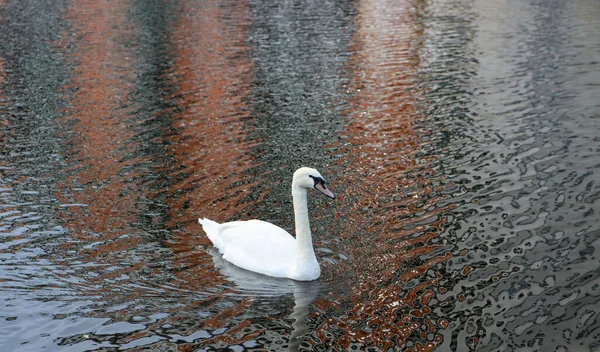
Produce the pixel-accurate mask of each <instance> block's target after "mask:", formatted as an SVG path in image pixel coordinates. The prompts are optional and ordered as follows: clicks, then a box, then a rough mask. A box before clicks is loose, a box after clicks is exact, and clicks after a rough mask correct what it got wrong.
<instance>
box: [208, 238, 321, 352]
mask: <svg viewBox="0 0 600 352" xmlns="http://www.w3.org/2000/svg"><path fill="white" fill-rule="evenodd" d="M207 251H208V253H209V254H210V255H211V256H212V259H213V262H214V264H215V268H217V269H219V271H220V272H221V274H223V276H225V277H226V278H227V279H228V280H229V281H231V282H233V283H235V284H236V286H237V287H238V288H239V289H240V290H241V291H244V293H246V294H250V295H260V296H266V297H268V296H272V297H273V296H282V295H286V294H290V293H293V294H294V302H295V304H294V310H293V312H292V313H291V314H290V316H289V318H290V319H294V323H292V327H293V330H292V334H291V336H290V341H289V347H288V351H298V349H299V348H300V344H301V343H302V337H303V336H304V334H306V332H307V331H308V326H307V324H306V318H307V317H308V313H309V311H310V310H309V307H310V305H311V304H312V302H313V301H314V300H315V298H316V297H317V295H318V294H319V291H320V289H321V284H320V283H319V282H318V281H309V282H305V281H294V280H290V279H282V278H276V277H270V276H266V275H262V274H258V273H255V272H252V271H248V270H245V269H242V268H240V267H237V266H235V265H233V264H231V263H230V262H228V261H226V260H225V259H223V257H222V256H221V254H220V253H219V251H218V250H217V249H216V248H214V247H211V248H209V249H207Z"/></svg>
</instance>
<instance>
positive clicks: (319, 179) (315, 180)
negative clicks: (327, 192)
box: [308, 175, 327, 187]
mask: <svg viewBox="0 0 600 352" xmlns="http://www.w3.org/2000/svg"><path fill="white" fill-rule="evenodd" d="M308 177H310V178H312V179H313V181H314V182H315V184H314V185H313V186H316V185H318V184H321V185H323V187H325V184H326V183H327V182H325V180H324V179H323V178H322V177H318V176H312V175H308Z"/></svg>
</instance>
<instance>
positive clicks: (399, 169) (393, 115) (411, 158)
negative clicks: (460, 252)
mask: <svg viewBox="0 0 600 352" xmlns="http://www.w3.org/2000/svg"><path fill="white" fill-rule="evenodd" d="M388 5H389V4H387V3H386V2H385V1H378V0H364V1H360V3H359V5H358V9H359V14H358V16H357V18H356V21H357V32H356V33H355V37H354V38H353V47H352V50H351V51H352V52H353V53H354V56H353V57H352V58H351V60H350V65H349V67H350V68H351V69H354V73H353V75H352V77H353V78H352V82H351V84H350V86H349V87H347V88H348V90H350V91H351V93H352V94H353V100H352V101H351V106H352V107H351V109H350V111H349V112H348V114H349V117H350V124H349V126H348V127H347V128H346V131H345V133H344V136H343V139H342V142H340V143H339V144H338V145H337V146H336V147H337V148H341V149H342V150H343V151H345V154H346V155H347V156H346V158H345V159H344V160H341V161H340V165H343V167H348V166H350V168H351V170H350V169H348V170H346V171H345V172H342V173H341V174H342V175H348V177H347V178H345V177H344V176H342V177H340V178H339V179H338V180H336V182H337V183H339V184H347V185H349V186H348V188H347V189H346V190H345V191H344V194H345V195H346V196H347V197H349V198H351V200H348V201H346V202H345V203H347V204H352V205H351V206H350V207H349V208H347V209H344V210H343V213H339V214H337V217H338V219H337V221H336V222H337V223H338V224H341V226H340V228H339V229H336V230H335V231H332V233H336V236H338V235H339V236H341V237H344V238H345V239H344V240H343V241H342V243H344V244H345V246H346V247H344V248H343V249H342V251H345V252H346V253H345V254H346V255H347V256H348V257H350V260H349V261H348V262H349V263H352V262H355V263H357V264H355V265H356V268H355V269H348V268H347V267H346V265H349V264H346V263H343V262H342V263H340V264H339V265H337V266H335V267H330V268H328V270H331V271H333V272H334V276H333V277H344V276H347V274H345V273H346V272H353V271H354V272H356V273H357V276H356V277H353V278H349V280H352V281H356V283H353V284H352V285H349V286H350V287H351V292H350V294H349V295H348V296H347V297H345V298H340V299H339V300H340V301H342V302H345V303H343V304H344V308H343V309H344V311H346V312H348V313H347V315H344V314H341V313H340V311H336V313H335V315H336V317H335V318H331V319H326V320H325V321H324V322H323V323H322V324H321V325H320V326H319V327H318V328H317V329H316V331H315V335H316V337H318V338H319V339H320V340H321V341H326V340H327V339H326V338H325V336H326V334H327V333H328V332H330V331H339V332H340V333H339V338H338V339H337V341H336V342H335V344H336V345H338V346H339V347H341V348H343V349H347V348H349V346H350V344H351V343H357V344H359V345H362V346H373V347H377V348H379V349H381V350H387V349H388V348H389V347H396V348H399V347H400V348H401V346H406V345H405V342H406V341H407V340H408V339H409V338H410V340H411V341H415V340H416V341H417V343H416V344H415V345H414V348H413V347H410V348H407V349H405V350H406V351H410V350H415V351H416V350H419V351H426V350H432V349H433V348H435V345H436V343H438V342H439V341H441V335H440V334H438V333H437V331H438V329H439V327H438V323H437V322H436V321H434V320H432V319H429V317H428V315H429V313H430V312H431V308H430V307H429V306H428V302H429V301H430V299H431V297H432V296H433V295H434V290H433V289H432V287H434V286H435V285H436V283H437V279H438V278H437V277H436V276H434V277H431V276H426V275H425V273H426V272H427V270H428V269H429V268H431V267H432V266H435V265H436V264H438V263H439V262H442V261H445V260H448V259H449V258H450V254H448V253H446V254H443V255H438V256H436V257H434V258H433V259H431V260H429V261H428V262H424V263H420V264H416V265H415V264H412V265H408V264H407V263H413V262H415V261H416V262H419V261H420V259H419V258H420V257H421V256H423V255H427V254H429V253H431V252H432V251H434V250H436V249H439V246H438V245H432V244H430V243H429V240H430V239H432V238H433V237H435V236H436V235H437V233H439V232H441V229H442V226H443V224H444V223H445V222H446V219H445V217H444V216H443V215H441V214H442V213H443V212H444V211H447V210H448V209H450V207H449V208H442V209H440V208H437V207H436V203H437V202H438V201H439V200H440V199H439V198H438V196H434V194H435V193H434V192H435V191H436V189H435V188H436V187H434V186H432V180H435V177H436V175H435V171H434V170H431V169H428V166H427V165H429V164H430V160H427V159H425V160H423V159H421V160H418V159H417V156H418V155H419V152H420V149H421V145H422V141H421V139H420V138H421V137H420V136H421V135H422V134H423V131H419V130H418V129H417V127H416V124H415V122H417V120H418V119H419V118H420V115H419V112H418V109H417V108H416V107H415V102H416V97H417V96H416V95H417V94H418V92H416V91H415V90H414V85H415V84H414V83H415V81H416V74H417V73H416V70H417V67H418V65H419V58H418V57H417V56H415V55H414V54H413V52H414V51H415V48H414V46H415V45H417V44H415V43H418V42H417V40H418V39H419V38H420V37H421V36H422V28H419V26H418V23H419V21H417V20H416V19H415V18H414V17H415V16H416V15H415V13H414V9H415V8H418V7H419V6H422V5H420V4H419V3H418V2H417V1H415V2H411V1H406V2H405V3H404V4H403V5H399V4H394V6H388ZM409 88H411V89H412V90H410V91H409ZM415 278H417V279H418V280H419V282H420V284H418V285H416V286H415V287H412V288H410V289H407V288H404V287H405V285H406V283H407V282H409V281H411V280H413V279H415ZM347 305H350V308H349V309H348V307H347ZM316 306H317V307H318V308H319V310H318V311H317V312H315V313H314V314H313V318H315V319H317V320H319V319H322V318H318V316H319V315H322V314H325V315H324V317H326V316H327V313H326V312H327V311H329V310H338V309H339V310H341V309H342V308H341V306H340V305H339V304H338V303H334V302H331V301H328V300H326V299H320V300H317V302H316ZM365 324H366V326H365ZM415 336H416V338H415ZM431 336H433V338H431Z"/></svg>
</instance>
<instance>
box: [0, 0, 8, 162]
mask: <svg viewBox="0 0 600 352" xmlns="http://www.w3.org/2000/svg"><path fill="white" fill-rule="evenodd" d="M2 3H3V2H2V1H1V0H0V6H2ZM0 21H2V17H0ZM5 65H6V64H5V62H4V59H3V58H2V57H0V112H1V113H0V143H1V145H2V146H3V147H2V149H6V147H5V146H6V142H7V141H6V128H7V127H8V114H7V113H6V107H7V103H6V100H5V99H2V98H3V94H2V87H3V86H4V83H5V82H6V71H5V70H4V66H5ZM5 165H6V161H4V160H0V166H5Z"/></svg>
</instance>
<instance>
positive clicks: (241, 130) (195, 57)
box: [161, 2, 266, 343]
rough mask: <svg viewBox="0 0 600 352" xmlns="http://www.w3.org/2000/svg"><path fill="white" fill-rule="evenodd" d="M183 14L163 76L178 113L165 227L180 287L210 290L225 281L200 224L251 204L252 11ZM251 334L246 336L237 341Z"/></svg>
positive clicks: (190, 6) (212, 6) (215, 322)
mask: <svg viewBox="0 0 600 352" xmlns="http://www.w3.org/2000/svg"><path fill="white" fill-rule="evenodd" d="M178 13H179V14H180V15H179V17H178V19H177V21H176V23H175V24H174V26H173V28H172V32H171V37H170V40H169V41H170V43H172V45H173V51H174V52H173V64H172V70H171V72H170V73H169V75H168V77H167V78H166V79H167V80H168V81H169V83H170V86H172V87H173V91H174V93H173V95H172V96H171V99H172V100H173V101H174V102H175V103H176V105H177V107H178V110H177V111H176V112H174V113H173V114H172V123H171V126H170V127H171V129H172V131H173V133H169V135H168V136H167V137H166V139H165V141H164V144H165V145H167V146H168V150H167V153H168V155H169V160H170V165H169V167H168V168H166V169H164V170H161V172H163V173H165V174H166V175H167V177H168V178H169V180H170V185H169V188H168V190H167V198H166V200H165V202H166V204H167V206H168V211H167V213H168V222H167V226H168V227H169V228H170V229H171V231H172V232H173V234H174V238H173V239H172V240H170V241H168V245H169V246H170V248H171V250H172V251H173V252H174V253H175V257H174V259H173V261H174V265H175V266H177V267H179V266H180V267H185V268H186V270H182V271H177V272H175V273H174V275H175V276H176V278H177V285H178V287H180V288H184V289H186V290H193V291H195V292H206V291H207V290H210V289H211V288H214V287H216V286H217V285H222V284H225V283H226V281H225V278H223V277H222V276H221V275H220V274H219V272H218V271H217V270H216V269H214V265H213V262H212V257H211V256H210V255H209V254H207V253H206V252H205V250H204V249H203V248H204V247H207V246H209V245H210V241H209V240H208V238H207V237H206V235H205V233H204V232H203V231H202V228H201V227H200V225H199V224H198V221H197V219H198V218H199V217H207V218H210V219H212V220H215V221H218V222H223V221H227V220H229V219H231V218H232V217H234V216H236V215H239V216H241V217H243V214H244V212H245V209H246V208H247V207H249V206H251V205H252V204H253V202H251V201H248V200H247V199H248V198H249V196H250V194H251V193H254V192H253V191H252V188H253V186H255V185H256V184H257V183H256V182H249V180H250V176H249V175H247V174H245V173H246V172H247V171H248V170H249V169H251V168H253V167H255V166H256V164H255V163H254V161H253V159H252V157H251V156H250V154H249V153H248V148H249V147H250V146H251V145H250V144H249V143H248V141H247V136H246V129H245V121H244V120H245V119H247V118H248V113H247V112H246V111H247V109H248V107H247V106H246V104H245V103H244V98H245V97H246V96H247V94H248V92H249V84H250V83H249V81H250V79H251V77H252V76H251V73H252V62H251V60H250V58H249V57H248V55H247V54H246V53H245V51H247V50H248V48H247V46H246V44H245V42H246V39H247V38H246V36H247V33H246V28H247V27H248V25H249V21H250V20H249V9H248V5H247V4H246V2H236V3H235V4H228V5H227V6H224V5H223V4H220V3H218V2H207V3H203V5H202V6H196V4H194V3H191V2H184V3H182V4H180V8H179V9H178ZM261 190H262V193H258V192H256V193H257V194H253V196H254V197H255V199H256V198H257V200H255V201H254V202H258V201H260V200H261V199H262V197H263V195H264V192H265V191H266V190H265V189H264V188H262V189H261ZM223 289H224V288H223V287H220V288H219V290H223ZM224 297H225V295H224V294H223V292H221V293H220V294H219V295H215V296H214V297H212V298H211V299H213V300H214V301H215V302H218V301H219V300H221V299H223V298H224ZM247 303H248V302H247V301H245V300H243V301H242V302H241V303H240V304H238V305H236V306H234V307H231V308H230V309H228V310H227V312H222V313H221V314H220V315H218V316H214V317H212V318H209V319H205V320H204V321H203V323H202V324H203V325H205V326H206V327H207V328H211V329H216V328H220V327H224V326H226V325H227V324H229V322H230V320H231V319H230V318H231V317H233V316H236V315H238V314H240V313H242V312H243V311H244V309H245V308H246V306H247ZM198 304H199V302H197V301H193V300H192V301H190V302H188V304H187V305H186V306H185V307H184V309H185V310H188V311H191V310H192V309H194V308H195V305H198ZM213 304H214V303H213ZM241 324H242V325H243V324H245V323H244V322H242V323H241ZM238 328H239V329H241V327H240V326H238V327H235V326H233V327H229V330H228V332H227V333H226V334H224V335H227V336H232V335H238V333H236V332H235V330H236V329H238ZM253 336H254V334H246V335H243V337H240V339H244V340H247V339H252V338H253ZM206 343H210V339H209V340H208V341H207V342H206Z"/></svg>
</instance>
